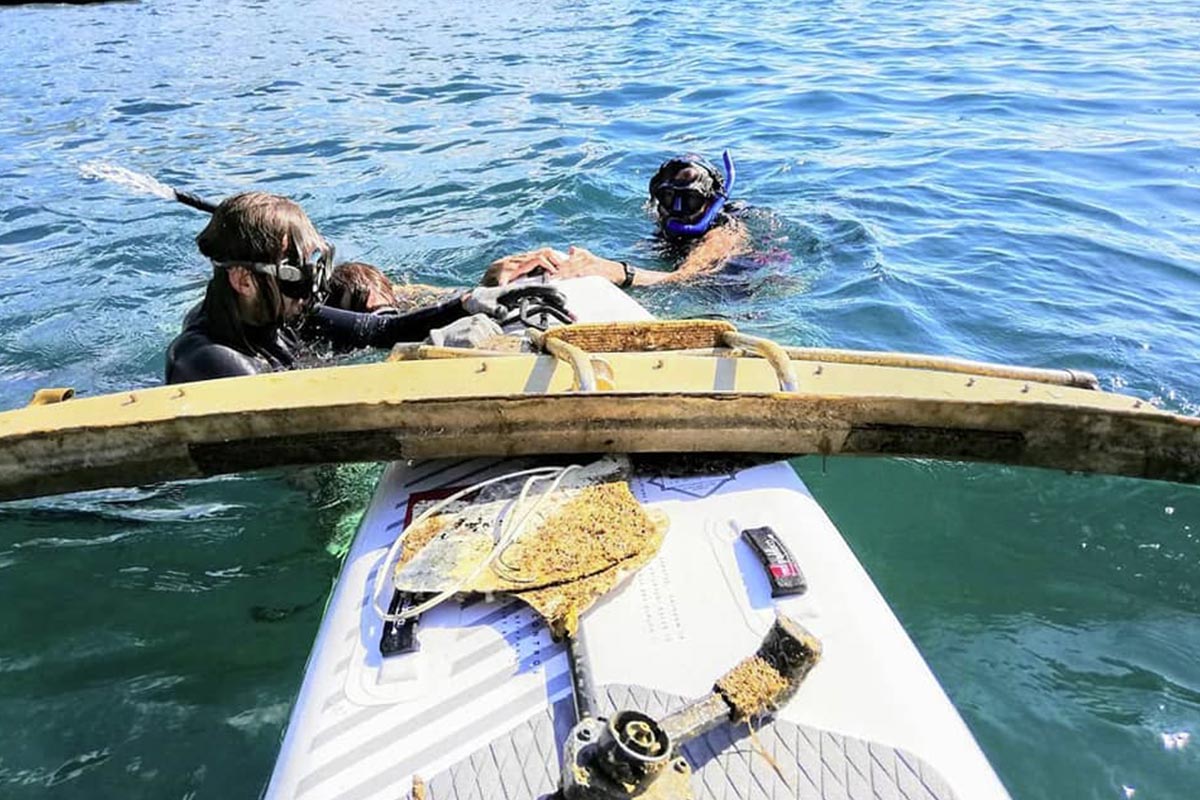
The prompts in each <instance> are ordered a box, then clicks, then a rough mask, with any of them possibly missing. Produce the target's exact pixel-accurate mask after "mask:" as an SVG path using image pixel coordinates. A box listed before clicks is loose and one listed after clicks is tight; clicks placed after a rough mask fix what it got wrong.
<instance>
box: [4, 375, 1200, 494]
mask: <svg viewBox="0 0 1200 800" xmlns="http://www.w3.org/2000/svg"><path fill="white" fill-rule="evenodd" d="M600 358H602V359H603V360H604V361H605V362H606V363H607V364H608V366H609V367H610V368H611V374H612V379H613V381H614V383H615V386H616V389H615V390H614V391H611V392H601V393H596V394H594V395H583V394H580V393H573V392H571V391H570V390H571V387H572V384H573V376H572V372H571V369H570V367H569V366H568V365H566V364H563V363H561V362H559V361H557V360H556V359H554V358H553V357H550V356H535V355H512V356H502V357H493V358H453V359H442V360H431V361H398V362H387V363H380V364H364V365H356V366H346V367H332V368H326V369H313V370H300V371H294V372H286V373H274V374H268V375H257V376H252V377H244V378H229V379H224V380H214V381H207V382H203V383H194V384H184V385H178V386H166V387H160V388H153V389H142V390H135V391H131V392H123V393H119V394H114V395H105V396H101V397H92V398H86V397H85V398H75V399H72V400H69V401H66V402H62V403H56V404H53V405H46V406H32V407H27V408H22V409H18V410H15V411H9V412H5V413H0V499H13V498H17V497H27V496H34V495H38V494H48V493H55V492H64V491H73V490H77V489H86V488H98V487H102V486H118V485H133V484H137V483H143V482H150V481H157V480H167V479H173V478H183V477H198V476H202V475H210V474H218V473H221V472H230V471H240V470H244V469H252V468H257V467H266V466H277V465H281V464H292V463H315V462H321V461H329V462H333V461H350V460H383V459H392V458H400V457H431V456H459V455H482V454H492V455H516V454H536V453H543V452H555V453H570V452H596V451H625V452H673V451H699V450H713V451H753V452H764V453H779V454H802V453H881V454H894V455H910V456H929V457H942V458H956V459H980V460H990V461H1002V462H1006V463H1015V464H1028V465H1032V466H1049V467H1057V468H1062V469H1072V470H1084V471H1097V472H1110V473H1118V474H1127V475H1135V476H1139V477H1148V478H1158V479H1166V480H1177V481H1191V482H1194V481H1197V480H1200V448H1198V447H1197V445H1198V444H1200V419H1196V418H1192V417H1183V416H1179V415H1175V414H1171V413H1168V412H1164V411H1162V410H1159V409H1156V408H1154V407H1153V406H1151V405H1150V404H1148V403H1145V402H1143V401H1140V400H1138V399H1136V398H1133V397H1127V396H1123V395H1115V394H1109V393H1104V392H1098V391H1089V390H1084V389H1076V388H1070V387H1065V386H1057V385H1048V384H1041V383H1033V382H1024V381H1019V380H1010V379H1005V378H994V377H982V376H971V375H964V374H960V373H953V372H941V371H934V370H921V369H910V368H901V367H883V366H872V365H862V364H841V363H832V364H831V363H822V362H817V361H802V360H797V361H793V362H792V365H793V368H794V371H795V374H796V375H797V379H798V383H799V391H797V392H792V393H781V392H779V391H778V389H777V387H778V379H777V376H776V374H775V371H774V369H772V367H771V365H770V364H768V363H766V362H765V361H763V360H761V359H748V358H740V359H734V358H724V357H720V356H712V355H691V356H685V355H677V354H671V353H613V354H604V355H602V356H600Z"/></svg>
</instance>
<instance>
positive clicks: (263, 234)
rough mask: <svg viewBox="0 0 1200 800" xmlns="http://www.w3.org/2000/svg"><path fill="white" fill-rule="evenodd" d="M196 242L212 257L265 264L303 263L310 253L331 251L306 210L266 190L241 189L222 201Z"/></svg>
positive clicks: (202, 250) (218, 259) (227, 260)
mask: <svg viewBox="0 0 1200 800" xmlns="http://www.w3.org/2000/svg"><path fill="white" fill-rule="evenodd" d="M196 245H197V246H198V247H199V248H200V252H201V253H203V254H204V255H205V256H207V257H208V258H210V259H212V260H213V261H225V262H229V261H257V262H261V263H265V264H281V263H285V262H287V263H291V264H303V263H304V262H305V261H307V260H308V257H309V256H310V255H312V254H313V252H315V251H318V250H320V251H321V252H325V251H327V250H328V249H329V243H328V242H326V241H325V239H324V238H323V237H322V236H321V234H320V233H318V232H317V229H316V227H315V226H314V225H313V224H312V222H311V221H310V220H309V219H308V215H307V214H305V213H304V209H302V208H300V206H299V205H298V204H297V203H295V202H294V201H292V200H289V199H288V198H286V197H281V196H279V195H277V194H267V193H266V192H243V193H241V194H235V195H234V196H233V197H228V198H226V199H224V200H222V201H221V204H220V205H218V206H217V210H216V211H214V212H213V214H212V217H211V218H210V219H209V221H208V224H207V225H206V226H204V230H202V231H200V235H199V236H197V237H196Z"/></svg>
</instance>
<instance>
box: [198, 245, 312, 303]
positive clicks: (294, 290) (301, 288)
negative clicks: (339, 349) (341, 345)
mask: <svg viewBox="0 0 1200 800" xmlns="http://www.w3.org/2000/svg"><path fill="white" fill-rule="evenodd" d="M333 252H334V248H333V245H332V244H329V245H326V246H325V247H324V248H321V249H318V250H314V251H313V252H312V253H311V254H310V255H309V257H308V258H307V259H305V261H304V263H302V264H292V263H289V262H287V261H281V262H279V263H275V264H271V263H267V262H264V261H240V260H233V261H217V260H215V259H214V260H213V262H212V263H213V266H214V267H220V268H222V269H228V268H229V267H244V268H246V269H248V270H250V271H251V272H254V273H257V274H259V275H266V276H268V277H271V278H274V279H275V284H276V285H277V286H278V287H279V293H280V294H282V295H283V296H284V297H289V298H291V299H293V300H307V301H308V306H309V308H312V307H314V306H318V305H320V304H321V303H323V302H325V298H326V296H327V295H328V294H329V275H330V273H332V272H333Z"/></svg>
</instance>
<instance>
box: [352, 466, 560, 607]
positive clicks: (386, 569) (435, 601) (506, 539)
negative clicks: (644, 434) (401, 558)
mask: <svg viewBox="0 0 1200 800" xmlns="http://www.w3.org/2000/svg"><path fill="white" fill-rule="evenodd" d="M573 469H579V465H578V464H571V465H570V466H566V467H535V468H533V469H524V470H520V471H519V472H510V473H508V474H506V475H501V476H499V477H496V478H489V479H488V480H485V481H481V482H479V483H476V484H472V485H471V486H468V487H467V488H465V489H463V490H461V491H458V492H455V493H454V494H452V495H450V496H449V497H447V498H445V499H444V500H440V501H438V502H437V503H436V504H434V505H433V506H431V507H430V508H429V509H427V510H426V511H423V512H421V515H420V516H418V517H417V518H416V519H414V520H413V521H412V522H411V523H410V524H409V525H408V526H407V527H406V528H405V529H404V530H403V531H401V532H400V535H399V536H397V537H396V541H395V542H393V543H392V546H391V547H390V548H388V552H387V555H386V556H384V559H383V565H382V566H381V567H380V568H379V572H378V573H376V575H375V587H374V589H373V590H372V593H371V595H372V604H373V605H374V607H375V611H376V612H377V613H378V614H379V616H380V618H382V619H383V621H384V622H404V621H405V620H409V619H412V618H413V617H415V616H417V615H418V614H423V613H425V612H426V611H428V610H429V609H431V608H433V607H435V606H437V605H439V604H440V603H443V602H445V601H446V600H448V599H449V598H451V597H453V596H454V595H456V594H458V593H459V592H460V591H462V588H463V587H464V586H467V585H468V584H470V583H471V582H472V581H474V580H475V579H476V578H478V577H479V576H480V575H481V574H482V573H483V571H484V570H485V569H487V568H488V567H489V566H491V564H492V562H493V561H495V560H496V557H497V556H499V554H500V553H502V552H503V551H504V550H505V548H507V547H508V546H509V545H510V544H512V542H513V540H514V539H516V538H517V536H519V535H520V534H521V531H522V529H523V528H524V527H525V522H526V521H527V520H528V519H529V518H530V517H531V516H533V514H534V512H536V511H537V510H538V508H540V507H541V505H542V503H543V502H545V500H546V498H548V497H549V496H550V495H551V494H552V493H553V492H554V490H556V489H557V488H558V486H559V484H560V483H562V481H563V478H565V477H566V476H567V474H568V473H569V472H570V471H571V470H573ZM525 475H528V476H530V477H529V478H528V480H526V481H525V484H524V486H522V487H521V493H520V495H518V497H517V499H516V502H514V503H513V507H512V510H511V511H510V512H509V513H508V514H507V515H505V517H504V521H503V522H502V523H501V524H500V536H499V538H498V539H497V541H496V543H495V544H494V545H492V551H491V552H490V553H489V554H488V557H487V558H485V559H484V560H483V562H482V563H480V564H479V566H477V567H476V568H475V570H474V571H473V572H472V573H471V574H470V575H468V576H467V577H465V578H463V579H462V580H461V581H459V582H458V583H457V584H455V586H454V587H453V588H451V589H447V590H445V591H443V592H439V593H438V594H436V595H434V596H433V597H431V598H429V599H428V600H426V601H425V602H423V603H420V604H419V605H416V606H413V607H412V608H407V609H405V610H403V611H400V612H398V613H395V614H392V613H389V612H388V611H387V610H386V609H385V608H383V606H382V605H381V604H380V596H381V594H382V592H383V586H384V583H385V582H386V581H387V579H388V577H389V576H390V575H391V574H392V569H393V564H394V563H395V561H396V559H397V556H398V554H399V552H400V548H401V547H402V546H403V544H404V540H405V539H406V538H407V537H408V534H409V532H410V531H411V530H412V529H413V528H416V527H418V526H419V525H421V524H422V523H423V522H425V521H426V520H427V519H429V518H430V517H432V516H434V515H435V514H437V513H438V512H439V511H441V510H442V509H443V508H445V507H446V506H448V505H450V504H451V503H453V502H454V501H455V500H458V499H460V498H462V497H464V496H466V495H468V494H471V493H472V492H477V491H479V490H480V489H485V488H487V487H488V486H491V485H492V484H494V483H500V482H502V481H507V480H512V479H513V478H520V477H523V476H525ZM552 475H553V477H554V482H553V483H551V484H550V487H549V488H548V489H546V491H545V492H543V493H542V494H541V496H539V497H538V498H537V500H535V501H534V502H533V505H531V506H530V507H529V509H528V510H527V511H525V512H524V513H523V514H521V515H520V518H519V519H518V515H517V511H518V510H519V509H520V508H521V506H522V504H523V503H525V501H526V499H527V497H528V496H529V490H530V489H531V488H532V487H533V484H534V482H535V481H539V480H544V479H546V478H549V477H551V476H552Z"/></svg>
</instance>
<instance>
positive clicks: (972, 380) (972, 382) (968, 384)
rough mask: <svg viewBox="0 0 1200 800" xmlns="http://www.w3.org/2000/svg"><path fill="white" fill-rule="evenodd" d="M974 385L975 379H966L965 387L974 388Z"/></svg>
mask: <svg viewBox="0 0 1200 800" xmlns="http://www.w3.org/2000/svg"><path fill="white" fill-rule="evenodd" d="M974 385H975V379H974V378H967V386H974Z"/></svg>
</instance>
